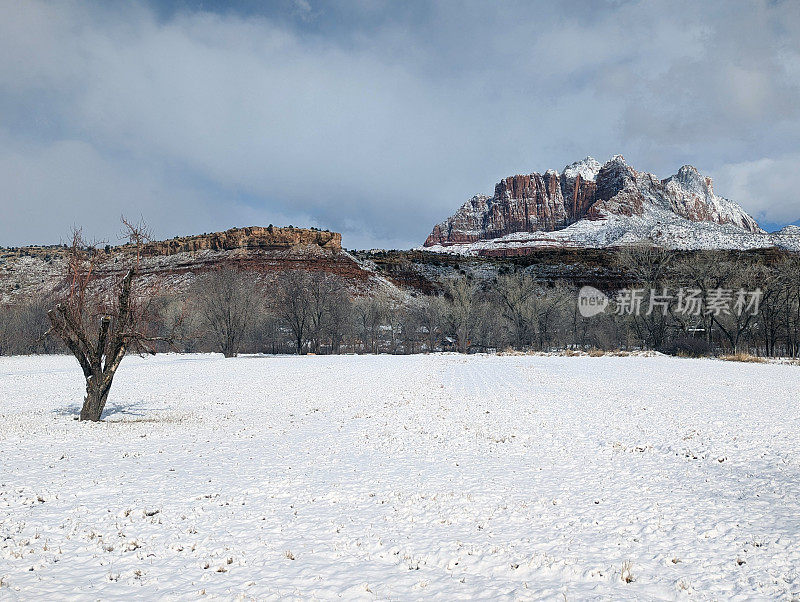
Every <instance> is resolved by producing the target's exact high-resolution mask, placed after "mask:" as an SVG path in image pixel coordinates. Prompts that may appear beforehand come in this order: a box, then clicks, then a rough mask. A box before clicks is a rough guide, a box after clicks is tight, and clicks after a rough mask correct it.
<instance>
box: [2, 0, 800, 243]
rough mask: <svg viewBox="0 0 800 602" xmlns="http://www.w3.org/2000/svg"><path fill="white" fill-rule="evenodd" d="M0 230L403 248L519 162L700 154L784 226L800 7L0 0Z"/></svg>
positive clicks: (796, 208) (797, 124) (790, 198)
mask: <svg viewBox="0 0 800 602" xmlns="http://www.w3.org/2000/svg"><path fill="white" fill-rule="evenodd" d="M0 16H1V17H2V18H0V52H2V55H3V56H6V57H11V60H8V61H5V62H3V63H2V64H0V112H1V114H2V117H3V119H2V122H0V178H2V180H3V182H4V183H6V186H4V193H3V195H2V197H0V210H1V211H2V213H3V219H2V220H0V244H7V245H8V244H19V243H28V242H39V241H44V242H48V241H57V240H58V238H59V236H60V235H62V234H63V233H64V231H65V229H66V228H67V227H68V226H69V225H71V224H72V223H83V224H85V225H86V227H87V230H89V231H91V232H93V233H95V234H97V235H98V236H103V237H112V235H113V233H115V232H116V231H117V225H116V222H117V220H118V217H119V214H120V213H121V212H125V213H128V214H133V215H136V214H142V215H143V216H145V217H146V218H147V219H148V220H149V221H150V222H151V223H152V224H154V226H155V227H156V230H157V232H158V234H160V235H161V236H171V235H174V234H181V233H189V232H196V231H211V230H215V229H221V228H225V227H230V226H233V225H246V224H250V223H259V224H267V223H275V224H279V223H293V224H295V225H298V224H303V225H316V226H319V227H327V228H331V229H335V230H339V231H342V232H343V234H344V236H345V239H344V242H345V245H347V246H349V247H368V246H387V247H408V246H411V245H416V244H419V243H420V242H421V241H422V240H423V239H424V237H425V236H426V235H427V233H428V231H429V230H430V228H431V227H432V225H433V224H434V223H436V222H438V221H440V220H441V219H442V218H444V217H446V216H447V215H448V214H450V213H452V212H453V211H454V210H455V208H456V207H457V206H458V205H460V204H461V203H462V202H463V201H464V200H465V199H466V198H467V197H469V196H471V195H472V194H475V193H479V192H488V191H490V190H491V188H492V186H493V183H494V182H495V181H496V180H498V179H499V178H500V177H503V176H505V175H508V174H511V173H518V172H529V171H533V170H544V169H547V168H549V167H553V168H556V169H559V168H561V167H562V166H563V165H564V164H565V163H568V162H571V161H573V160H576V159H580V158H582V157H583V156H585V155H587V154H592V155H594V156H596V157H598V158H599V159H601V160H603V159H605V158H607V157H608V156H609V155H611V154H614V153H622V154H624V155H625V156H626V157H627V158H628V159H629V160H630V162H631V163H632V164H633V165H635V166H636V167H637V168H639V169H645V170H648V171H654V172H655V173H658V174H659V175H661V176H667V175H669V174H670V173H673V172H674V171H675V170H677V168H678V167H679V166H680V165H681V164H683V163H693V164H695V165H697V166H698V167H699V168H700V169H701V170H704V171H706V172H708V173H710V174H711V175H713V176H715V177H716V178H717V181H716V188H717V191H718V192H719V193H721V194H724V195H726V196H730V197H732V198H734V199H736V200H739V201H740V202H742V203H743V204H744V206H745V207H746V208H747V209H749V210H751V211H752V212H754V214H755V215H756V217H758V218H762V219H767V220H768V221H770V222H783V223H785V222H788V221H793V220H795V219H797V218H798V217H800V204H799V203H798V200H797V199H796V198H795V197H794V195H793V194H792V190H791V187H788V186H785V185H784V184H779V183H772V184H770V185H765V180H769V178H770V177H772V178H780V179H782V181H784V182H785V181H786V178H788V177H789V176H790V173H787V171H788V172H792V171H796V166H797V165H798V161H800V154H799V153H798V151H797V148H798V144H797V142H798V140H799V139H800V116H799V115H798V111H797V106H796V103H795V102H794V99H795V98H796V94H797V92H798V83H800V66H799V65H800V47H799V44H798V40H800V13H799V12H798V8H797V5H796V4H794V3H788V2H787V3H775V2H772V3H763V4H762V3H747V4H745V3H741V4H739V3H731V2H720V3H712V2H706V3H694V2H692V3H685V4H682V3H675V2H669V3H663V4H658V3H653V2H647V3H638V2H613V3H605V4H603V3H597V2H591V3H588V2H587V3H580V2H567V3H537V4H531V3H528V2H525V3H519V4H514V3H498V4H497V5H493V4H489V3H474V4H470V3H433V4H426V3H413V2H412V3H394V2H341V3H335V2H333V3H318V2H314V1H313V0H308V1H305V0H297V1H295V2H289V1H286V2H275V3H262V2H254V1H241V2H234V3H215V2H199V1H198V2H192V1H189V0H185V1H183V2H175V3H169V4H167V3H157V2H153V3H151V4H150V5H141V6H139V7H138V8H137V7H132V6H131V5H130V4H128V3H121V2H119V3H79V2H58V3H55V2H53V3H50V2H39V1H35V0H34V1H30V2H25V3H19V2H14V1H11V0H8V1H0Z"/></svg>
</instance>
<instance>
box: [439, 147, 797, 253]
mask: <svg viewBox="0 0 800 602" xmlns="http://www.w3.org/2000/svg"><path fill="white" fill-rule="evenodd" d="M798 230H800V229H798ZM643 241H648V242H651V243H654V244H658V245H663V246H668V247H671V248H677V249H753V248H766V247H780V248H784V249H789V250H800V235H798V232H795V231H792V230H787V231H781V232H779V233H775V234H767V233H766V232H765V231H764V230H762V229H761V228H760V227H759V225H758V223H757V222H756V221H755V220H754V219H753V218H752V217H751V216H750V215H748V214H747V212H745V211H744V209H742V207H741V206H740V205H738V204H737V203H735V202H733V201H731V200H729V199H726V198H724V197H721V196H718V195H716V194H715V193H714V189H713V184H712V181H711V178H709V177H706V176H703V175H702V174H700V173H699V172H698V171H697V169H695V168H694V167H692V166H691V165H684V166H683V167H681V168H680V170H678V173H676V174H675V175H673V176H670V177H669V178H666V179H664V180H661V179H659V178H658V177H656V176H655V175H653V174H650V173H646V172H637V171H636V170H634V169H633V168H632V167H631V166H630V165H628V164H627V162H626V161H625V159H624V158H623V157H622V156H621V155H615V156H614V157H612V158H611V159H609V160H608V161H607V162H606V163H605V164H603V165H600V163H599V162H598V161H596V160H595V159H593V158H592V157H587V158H586V159H583V160H582V161H579V162H576V163H572V164H571V165H568V166H566V167H565V168H564V170H563V171H562V173H561V174H559V173H558V172H555V171H552V170H551V171H548V172H546V173H545V175H544V176H541V175H540V174H536V173H534V174H530V175H527V176H513V177H510V178H505V179H504V180H502V181H501V182H500V183H499V184H498V185H497V186H496V187H495V194H494V196H492V197H488V196H483V195H479V196H475V197H473V198H472V199H470V201H468V202H467V203H465V204H464V205H463V206H462V207H461V208H460V209H459V210H458V212H456V214H455V215H454V216H453V217H451V218H449V219H448V220H445V221H444V222H442V223H441V224H438V225H437V226H436V227H435V228H434V229H433V232H432V233H431V235H430V236H429V237H428V239H427V240H426V241H425V244H424V248H425V249H426V250H428V251H434V252H450V253H462V254H481V253H485V252H489V251H503V250H514V251H515V252H517V253H518V252H520V251H522V250H524V249H525V248H527V247H540V246H574V247H606V246H614V245H620V244H630V243H635V242H643Z"/></svg>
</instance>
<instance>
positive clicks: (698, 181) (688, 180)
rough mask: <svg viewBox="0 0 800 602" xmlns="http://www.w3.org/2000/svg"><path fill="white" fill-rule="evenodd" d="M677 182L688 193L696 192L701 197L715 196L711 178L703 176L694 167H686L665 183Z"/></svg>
mask: <svg viewBox="0 0 800 602" xmlns="http://www.w3.org/2000/svg"><path fill="white" fill-rule="evenodd" d="M669 182H675V183H676V184H679V185H680V187H681V188H683V189H684V190H685V191H687V192H694V193H696V194H700V195H704V196H706V195H713V194H714V190H713V188H712V186H711V178H707V177H705V176H703V175H702V174H701V173H700V172H699V171H697V168H696V167H694V166H693V165H684V166H683V167H681V168H680V169H679V170H678V173H676V174H675V175H674V176H670V177H669V178H667V179H666V180H665V183H669Z"/></svg>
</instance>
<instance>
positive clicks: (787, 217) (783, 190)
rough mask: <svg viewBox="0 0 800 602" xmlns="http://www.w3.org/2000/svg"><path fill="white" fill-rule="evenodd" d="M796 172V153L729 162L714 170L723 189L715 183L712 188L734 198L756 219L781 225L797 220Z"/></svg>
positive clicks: (799, 216) (799, 202) (799, 155)
mask: <svg viewBox="0 0 800 602" xmlns="http://www.w3.org/2000/svg"><path fill="white" fill-rule="evenodd" d="M799 172H800V153H794V154H789V155H784V156H781V157H778V158H771V157H764V158H761V159H757V160H755V161H743V162H740V163H729V164H725V165H722V166H721V167H720V168H719V169H718V170H716V173H715V175H716V176H717V177H716V180H717V181H720V182H724V183H725V189H724V190H719V186H715V190H716V192H717V193H718V194H722V195H723V196H726V197H728V198H731V199H736V200H737V201H738V202H739V203H740V204H741V205H742V206H743V207H744V208H745V209H747V210H748V211H749V212H751V213H752V214H753V217H755V218H756V219H758V220H763V221H767V222H770V223H784V224H785V223H788V222H794V221H797V220H798V219H800V198H798V196H799V195H798V191H797V181H796V180H797V174H798V173H799Z"/></svg>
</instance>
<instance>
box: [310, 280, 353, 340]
mask: <svg viewBox="0 0 800 602" xmlns="http://www.w3.org/2000/svg"><path fill="white" fill-rule="evenodd" d="M346 294H347V289H346V285H345V283H344V281H343V280H342V279H341V278H340V277H339V276H336V275H335V274H328V273H327V272H313V273H311V274H309V278H308V289H307V291H306V292H305V294H304V296H305V297H307V300H308V317H309V324H308V331H309V338H310V339H311V345H312V347H313V350H314V353H319V352H320V348H321V345H322V339H323V338H325V337H326V336H327V335H328V333H329V326H333V325H332V324H330V322H331V320H332V319H333V318H334V312H333V309H334V306H336V305H339V304H341V301H342V297H344V296H346ZM337 309H338V308H337ZM337 318H338V316H337ZM333 330H336V328H334V329H333Z"/></svg>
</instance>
